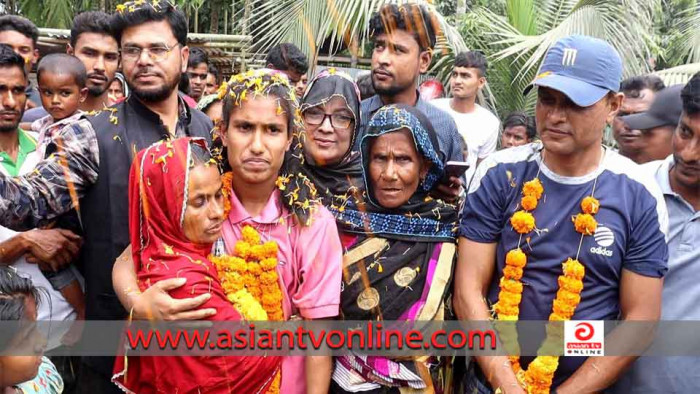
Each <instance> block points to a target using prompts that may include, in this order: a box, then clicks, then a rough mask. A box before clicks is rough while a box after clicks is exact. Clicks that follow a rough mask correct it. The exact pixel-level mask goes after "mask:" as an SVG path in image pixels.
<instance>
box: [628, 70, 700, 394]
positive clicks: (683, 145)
mask: <svg viewBox="0 0 700 394" xmlns="http://www.w3.org/2000/svg"><path fill="white" fill-rule="evenodd" d="M679 96H680V97H676V98H675V99H674V100H671V99H666V100H667V102H669V103H671V102H674V103H676V104H673V103H671V105H676V106H678V107H681V108H682V114H681V116H680V122H679V124H678V127H677V128H676V129H675V131H674V132H673V136H672V144H673V153H672V154H671V155H670V156H669V157H667V158H666V159H665V160H659V161H654V162H651V163H648V164H645V167H646V168H647V169H648V170H649V171H650V172H653V173H654V175H655V177H656V181H657V182H658V183H659V186H660V187H661V190H662V192H663V194H664V199H665V200H666V205H667V207H668V219H669V225H668V251H669V259H668V268H669V271H668V274H666V277H665V278H664V289H663V303H662V306H661V320H666V321H669V320H700V304H699V303H698V299H700V285H698V278H699V277H700V248H699V247H698V246H700V73H697V74H695V76H693V78H692V79H691V80H690V82H688V84H687V85H685V87H684V88H683V90H682V91H681V92H680V94H679ZM660 98H661V97H659V99H660ZM655 100H656V99H655ZM652 106H653V104H652ZM681 108H677V110H678V112H680V109H681ZM673 110H674V109H673V108H668V111H669V112H670V111H673ZM645 115H646V116H647V119H646V120H647V121H648V122H651V123H653V122H654V119H652V117H650V116H649V115H650V113H648V112H647V113H641V114H638V115H630V116H638V117H640V118H641V117H644V116H645ZM623 120H624V119H623ZM661 334H662V333H661ZM688 345H689V346H692V345H693V344H691V343H688ZM699 364H700V357H663V358H662V357H640V358H639V359H638V360H637V362H636V363H635V364H634V365H633V367H632V369H630V371H629V372H628V373H627V374H626V375H625V376H624V377H623V378H622V379H620V380H619V381H618V383H617V386H616V387H615V391H616V392H620V393H622V392H624V393H629V392H635V393H637V392H639V393H680V392H695V391H697V389H698V387H700V369H698V365H699Z"/></svg>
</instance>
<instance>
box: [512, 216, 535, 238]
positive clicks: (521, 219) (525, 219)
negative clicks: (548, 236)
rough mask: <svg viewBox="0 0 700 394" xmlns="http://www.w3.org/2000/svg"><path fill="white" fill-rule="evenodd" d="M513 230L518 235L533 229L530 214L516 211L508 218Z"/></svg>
mask: <svg viewBox="0 0 700 394" xmlns="http://www.w3.org/2000/svg"><path fill="white" fill-rule="evenodd" d="M510 224H511V225H512V226H513V230H515V231H517V232H518V233H520V234H527V233H529V232H530V231H532V230H533V229H534V228H535V217H534V216H532V214H531V213H530V212H526V211H518V212H516V213H514V214H513V216H512V217H511V218H510Z"/></svg>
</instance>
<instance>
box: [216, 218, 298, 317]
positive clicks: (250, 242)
mask: <svg viewBox="0 0 700 394" xmlns="http://www.w3.org/2000/svg"><path fill="white" fill-rule="evenodd" d="M277 250H278V248H277V243H275V242H274V241H268V242H265V243H264V244H261V239H260V234H259V233H258V232H257V231H256V230H255V229H254V228H253V227H251V226H244V227H243V230H242V239H241V240H239V241H237V242H236V244H235V246H234V256H228V255H223V256H210V257H209V258H210V259H211V261H212V262H213V263H214V265H215V266H216V269H217V271H218V273H219V278H221V284H222V286H223V288H224V292H225V293H226V296H227V297H228V299H229V301H231V302H232V303H233V304H234V306H235V307H236V310H238V311H239V312H240V313H241V314H242V315H243V317H245V318H246V319H247V320H272V321H282V320H284V311H283V309H282V291H281V290H280V286H279V277H278V275H277Z"/></svg>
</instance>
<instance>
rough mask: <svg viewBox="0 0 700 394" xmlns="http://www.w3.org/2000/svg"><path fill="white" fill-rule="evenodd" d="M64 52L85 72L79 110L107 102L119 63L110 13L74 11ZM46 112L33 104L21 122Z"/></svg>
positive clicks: (90, 109)
mask: <svg viewBox="0 0 700 394" xmlns="http://www.w3.org/2000/svg"><path fill="white" fill-rule="evenodd" d="M66 52H67V53H68V54H69V55H73V56H75V57H77V58H78V59H80V61H81V62H83V64H84V65H85V69H86V70H87V73H88V74H87V77H88V78H87V88H88V96H87V98H86V99H85V101H83V102H82V103H81V104H80V110H81V111H85V112H90V111H100V110H102V109H103V108H104V107H106V106H108V105H109V104H108V97H107V96H108V94H109V92H108V91H107V90H108V88H109V85H110V84H111V83H112V81H113V80H114V76H115V74H116V73H117V68H118V66H119V44H118V43H117V39H116V38H114V32H113V29H112V26H111V18H110V16H109V15H107V14H106V13H104V12H100V11H88V12H83V13H81V14H79V15H77V16H76V17H75V18H74V19H73V27H72V28H71V30H70V44H69V45H68V49H67V51H66ZM46 115H48V112H46V110H45V109H44V108H43V107H37V108H33V109H30V110H29V111H27V112H26V113H25V114H24V116H23V117H22V122H33V121H35V120H37V119H40V118H43V117H44V116H46Z"/></svg>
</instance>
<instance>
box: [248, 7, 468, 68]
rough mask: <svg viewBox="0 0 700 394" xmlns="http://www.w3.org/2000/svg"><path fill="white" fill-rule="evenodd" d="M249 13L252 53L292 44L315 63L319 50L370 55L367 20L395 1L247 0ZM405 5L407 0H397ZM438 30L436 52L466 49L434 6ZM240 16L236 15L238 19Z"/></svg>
mask: <svg viewBox="0 0 700 394" xmlns="http://www.w3.org/2000/svg"><path fill="white" fill-rule="evenodd" d="M250 1H251V2H252V4H253V7H252V12H251V15H250V17H249V18H248V20H247V22H248V24H249V25H250V26H251V32H250V34H251V35H252V36H253V38H254V42H256V43H257V46H256V48H255V51H256V52H258V53H264V52H266V51H267V50H268V48H270V47H272V46H273V45H276V44H278V43H280V42H291V43H293V44H295V45H296V46H298V47H299V48H300V49H301V50H302V51H303V52H304V53H306V54H307V55H309V58H310V59H311V60H312V61H311V63H312V64H315V60H316V58H317V56H318V53H319V48H321V47H323V48H324V49H326V48H327V49H328V52H329V53H330V54H335V53H338V52H339V51H342V50H345V49H347V50H349V52H350V53H351V54H352V55H353V56H357V57H363V56H369V53H368V52H367V51H365V48H367V41H368V33H369V32H368V28H369V19H370V17H371V16H372V14H373V13H374V12H375V11H377V10H378V9H379V8H380V7H381V6H382V5H384V4H386V3H390V2H396V1H395V0H278V1H266V0H250ZM398 2H399V3H401V2H406V1H402V0H400V1H398ZM413 2H418V3H423V4H426V5H427V6H428V7H430V8H431V9H432V10H433V11H434V15H435V16H436V18H437V20H438V23H439V25H440V28H441V30H442V33H443V34H442V35H441V38H440V39H438V43H437V45H436V48H435V50H436V52H437V53H439V54H445V55H447V54H449V53H452V52H455V51H462V50H466V45H465V44H464V40H463V39H462V37H461V35H460V34H459V32H458V31H457V30H456V29H455V28H454V27H452V26H451V25H450V24H449V23H448V22H447V20H446V19H445V17H444V16H442V15H441V14H440V13H439V12H437V10H436V9H435V7H434V6H432V5H429V4H427V2H426V1H424V0H414V1H413ZM241 15H242V13H239V14H238V15H237V16H238V17H239V18H240V17H241ZM438 71H439V70H438Z"/></svg>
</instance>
